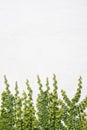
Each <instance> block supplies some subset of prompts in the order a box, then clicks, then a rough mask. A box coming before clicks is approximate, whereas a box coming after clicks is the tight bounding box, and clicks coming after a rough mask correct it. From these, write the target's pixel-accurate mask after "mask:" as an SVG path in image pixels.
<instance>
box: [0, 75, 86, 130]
mask: <svg viewBox="0 0 87 130" xmlns="http://www.w3.org/2000/svg"><path fill="white" fill-rule="evenodd" d="M37 82H38V85H39V94H38V97H37V102H36V107H35V106H34V101H33V98H32V94H33V92H32V89H31V87H30V84H29V81H28V80H26V87H27V91H23V93H22V96H20V94H19V90H18V84H17V82H16V83H15V94H12V93H11V91H10V86H9V84H8V81H7V78H6V76H4V83H5V86H6V87H5V90H4V91H3V92H2V94H1V103H0V104H1V106H0V130H87V113H86V112H87V97H85V98H84V99H83V100H82V101H80V97H81V90H82V78H81V77H80V78H79V80H78V88H77V91H76V93H75V95H74V97H73V98H72V99H69V98H68V96H67V94H66V92H65V91H64V90H61V95H62V98H61V99H60V98H59V97H58V84H57V79H56V75H55V74H54V75H53V91H51V87H50V85H49V79H48V78H47V79H46V85H45V86H46V88H45V90H44V87H43V85H42V83H41V80H40V77H39V76H37ZM35 109H36V111H35Z"/></svg>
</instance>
